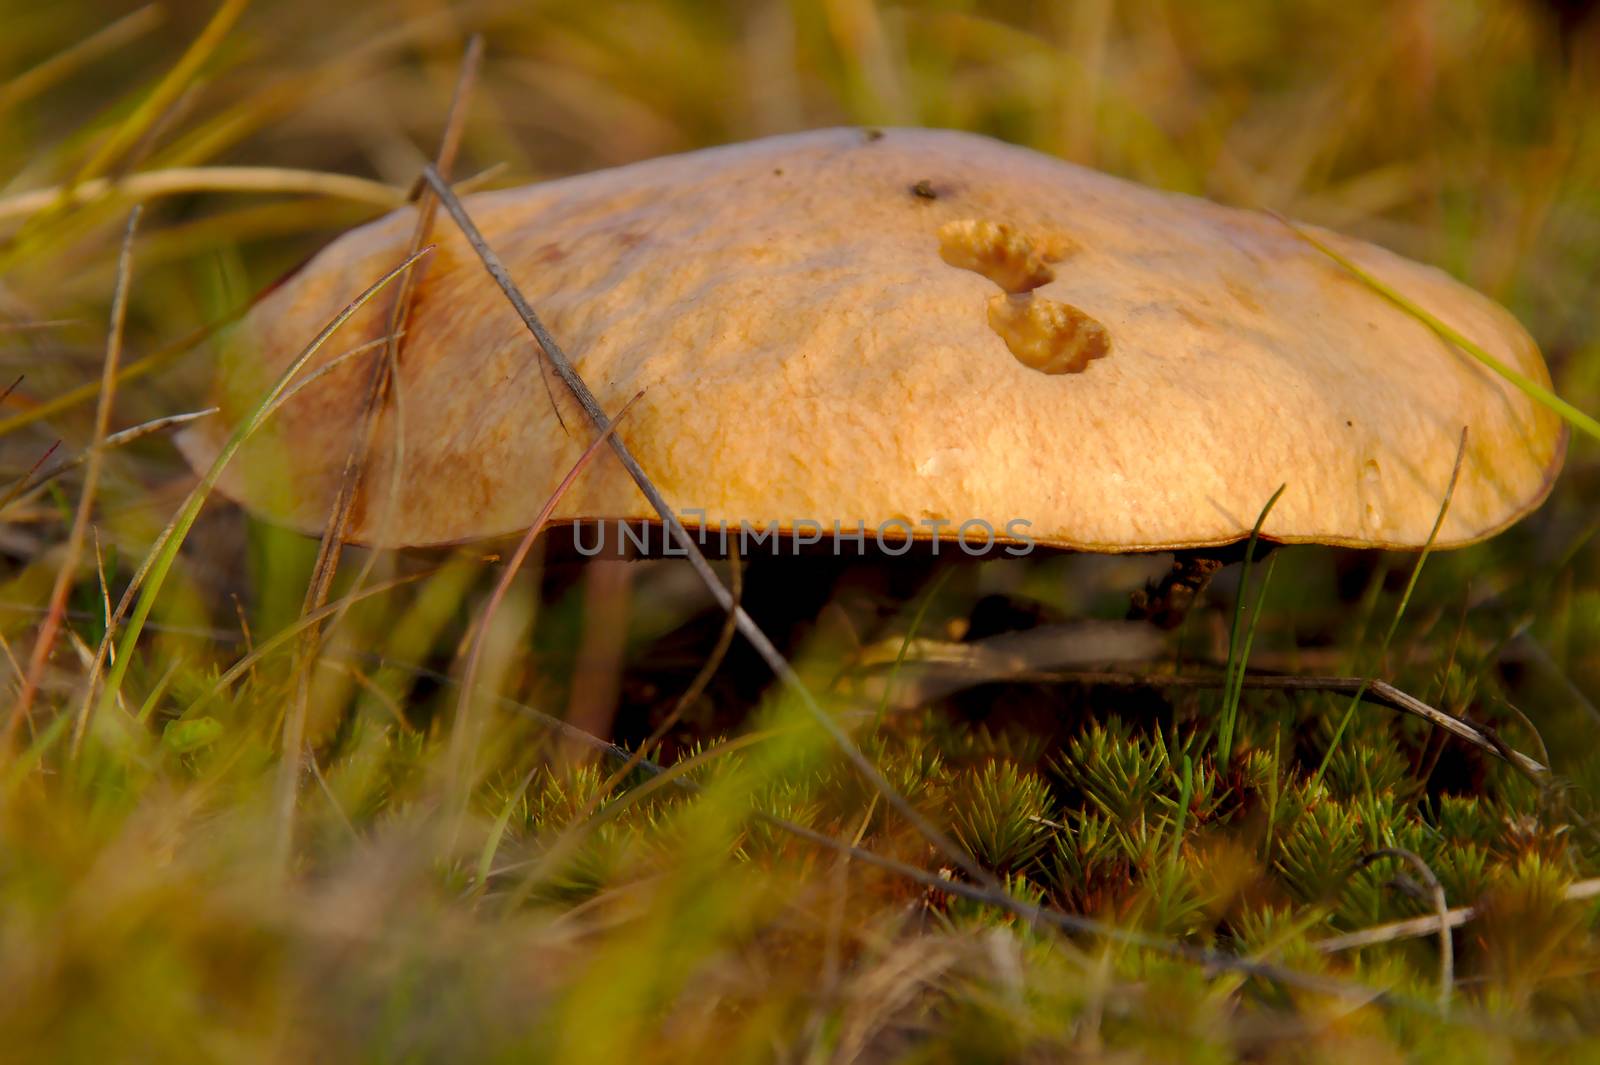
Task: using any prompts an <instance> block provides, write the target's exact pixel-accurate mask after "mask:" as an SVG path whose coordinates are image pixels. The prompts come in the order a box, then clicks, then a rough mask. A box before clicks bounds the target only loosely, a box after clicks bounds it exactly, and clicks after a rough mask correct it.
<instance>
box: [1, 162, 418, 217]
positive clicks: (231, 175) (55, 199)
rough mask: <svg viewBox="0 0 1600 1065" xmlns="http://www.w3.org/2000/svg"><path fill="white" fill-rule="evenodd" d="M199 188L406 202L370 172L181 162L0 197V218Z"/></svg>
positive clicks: (385, 204) (386, 204)
mask: <svg viewBox="0 0 1600 1065" xmlns="http://www.w3.org/2000/svg"><path fill="white" fill-rule="evenodd" d="M196 192H248V193H257V194H260V195H268V196H271V195H298V196H328V197H333V198H337V199H344V200H354V201H356V202H358V203H370V204H372V205H374V206H376V207H383V208H394V207H399V206H400V205H401V204H403V203H405V200H406V190H404V189H399V188H395V187H394V186H393V185H385V184H384V183H383V182H381V181H373V180H371V179H369V178H360V177H352V176H350V175H348V174H330V173H324V172H323V171H319V170H294V169H290V168H287V167H275V166H180V167H171V168H169V169H165V170H146V171H142V172H140V173H137V174H129V175H127V176H126V177H122V178H119V179H117V180H115V181H113V180H111V179H109V178H94V179H91V180H89V181H82V182H78V183H76V184H74V185H70V186H67V185H59V186H55V187H52V188H48V189H38V190H35V191H33V192H24V193H20V194H18V195H15V196H9V197H7V198H5V199H0V222H9V221H12V220H18V219H25V218H29V217H31V216H33V215H36V214H41V213H43V212H45V211H49V210H54V209H61V208H67V207H83V206H86V205H88V204H92V203H96V202H98V201H100V200H103V199H106V198H108V197H116V198H119V199H122V200H131V201H134V202H142V201H145V200H153V199H158V198H160V197H162V196H181V195H187V194H191V193H196Z"/></svg>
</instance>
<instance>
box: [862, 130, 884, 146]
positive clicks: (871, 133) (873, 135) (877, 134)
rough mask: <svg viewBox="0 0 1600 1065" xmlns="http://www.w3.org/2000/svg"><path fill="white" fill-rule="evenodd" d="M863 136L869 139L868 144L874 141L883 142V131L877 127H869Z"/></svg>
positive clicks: (863, 132) (863, 131)
mask: <svg viewBox="0 0 1600 1065" xmlns="http://www.w3.org/2000/svg"><path fill="white" fill-rule="evenodd" d="M861 135H862V136H863V137H865V138H867V142H868V143H869V144H870V143H871V142H873V141H881V140H883V130H881V129H879V128H877V127H876V126H868V127H867V128H866V129H864V130H862V131H861Z"/></svg>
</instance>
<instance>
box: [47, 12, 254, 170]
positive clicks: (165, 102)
mask: <svg viewBox="0 0 1600 1065" xmlns="http://www.w3.org/2000/svg"><path fill="white" fill-rule="evenodd" d="M249 6H250V0H223V4H222V6H221V7H219V8H218V9H217V13H216V14H215V15H213V16H211V21H210V22H208V23H207V24H206V27H205V29H203V30H201V31H200V36H198V37H196V38H195V39H194V43H193V44H191V45H189V50H188V51H186V52H185V53H184V54H183V56H182V57H181V58H180V59H179V60H178V62H177V63H176V64H175V65H174V66H173V67H172V69H171V70H169V71H167V74H166V77H164V78H162V79H161V81H160V82H158V83H157V84H156V87H155V88H154V89H153V90H152V91H151V93H150V95H149V96H147V97H145V99H144V102H142V103H141V104H140V105H139V106H138V108H137V109H136V110H135V111H134V112H133V114H132V115H130V116H128V119H127V121H125V122H123V123H122V124H121V125H119V126H118V127H117V128H116V129H115V130H114V131H112V134H111V136H110V138H109V139H108V140H107V141H106V142H105V143H104V144H102V145H101V146H100V148H99V150H98V151H96V152H95V153H94V155H92V156H91V157H90V158H89V161H88V162H86V163H84V164H83V166H82V167H81V168H80V169H79V170H78V173H77V175H76V176H75V177H74V178H73V184H79V183H81V182H84V181H90V180H93V179H94V178H97V177H99V176H100V175H101V174H104V173H105V172H106V171H107V170H109V169H111V168H112V167H113V166H115V165H116V163H117V161H118V160H119V159H121V158H122V157H123V156H124V155H125V154H126V153H127V151H128V150H129V149H130V148H132V147H133V146H134V145H135V144H137V143H138V142H139V139H140V138H141V137H143V136H144V134H145V131H147V130H148V129H150V127H151V126H152V125H154V124H155V123H156V122H157V121H158V120H160V118H161V116H162V115H163V114H165V113H166V111H167V108H169V107H171V106H172V105H173V104H174V103H175V102H176V101H177V100H178V98H179V97H180V96H181V95H182V94H183V92H184V90H185V89H187V88H188V87H189V85H190V84H191V83H192V82H193V81H194V79H195V77H196V76H197V75H198V74H199V73H200V70H201V68H203V67H204V66H205V65H206V63H207V62H208V61H210V59H211V57H212V55H214V54H215V53H216V50H217V48H218V47H219V46H220V45H221V44H222V42H223V39H224V38H226V37H227V36H228V32H229V31H230V30H232V29H233V26H234V23H236V22H238V21H239V16H241V15H243V14H244V10H245V8H247V7H249Z"/></svg>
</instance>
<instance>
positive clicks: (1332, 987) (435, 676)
mask: <svg viewBox="0 0 1600 1065" xmlns="http://www.w3.org/2000/svg"><path fill="white" fill-rule="evenodd" d="M374 657H376V656H374ZM380 661H381V662H382V664H384V665H387V666H392V667H395V668H399V669H403V670H405V671H407V672H410V673H412V674H414V675H415V676H418V677H421V678H424V679H428V680H432V681H436V682H438V683H441V684H455V683H457V681H456V680H455V678H453V677H450V676H448V675H447V674H444V673H440V672H438V671H437V670H433V669H429V668H427V667H425V666H419V665H415V664H411V663H402V662H395V661H391V660H388V659H380ZM489 697H490V698H491V699H493V700H494V701H495V702H496V703H498V704H499V705H500V706H502V707H504V708H506V709H508V710H511V711H513V712H516V713H518V714H521V715H523V716H525V717H527V718H528V719H529V720H531V721H533V722H535V723H537V724H539V725H540V726H541V727H543V728H548V729H551V730H553V731H555V732H557V733H559V734H560V735H561V736H563V737H564V738H566V739H569V740H572V741H574V742H576V743H580V744H583V745H585V746H588V747H591V748H593V749H594V750H595V751H598V752H599V753H600V754H602V755H604V756H605V757H607V758H609V759H611V760H612V761H614V762H617V763H622V762H625V761H627V760H628V759H629V758H630V757H631V755H630V752H629V751H627V750H626V749H624V748H622V747H619V746H617V745H616V744H614V743H611V742H609V741H607V740H604V739H602V738H600V737H599V736H595V735H594V734H592V733H589V732H586V731H584V730H583V729H580V728H577V727H576V726H574V725H571V724H569V723H568V722H565V721H562V720H561V719H560V718H557V717H553V716H551V715H549V714H546V713H544V712H542V711H540V710H537V709H535V708H533V707H531V706H528V705H526V704H525V703H520V702H518V701H516V700H515V699H511V698H509V697H506V696H502V695H497V694H490V696H489ZM636 768H637V769H639V770H642V771H643V772H645V773H647V774H649V775H650V776H651V777H654V778H657V779H658V780H660V781H661V782H662V783H663V784H667V785H670V786H673V787H678V788H682V789H684V790H686V791H689V792H691V793H694V792H698V791H699V790H700V786H699V784H697V783H696V782H695V781H694V780H692V779H691V778H689V777H687V776H685V775H684V774H683V773H682V771H681V769H680V766H673V767H670V768H669V767H667V766H663V765H661V764H660V763H657V762H653V761H651V760H649V759H642V760H640V761H639V762H638V763H637V765H636ZM751 816H752V817H753V818H754V819H755V820H758V821H760V822H762V823H764V824H767V825H769V826H771V827H773V828H775V829H777V830H779V831H781V832H784V833H786V834H789V835H792V836H794V837H796V838H797V839H802V840H805V841H807V842H809V843H812V844H815V845H816V846H818V847H821V848H823V849H825V850H828V851H832V852H833V853H835V854H839V855H843V856H846V857H848V858H850V859H852V860H854V861H857V862H860V863H861V864H863V865H868V866H872V867H873V868H877V869H881V870H883V871H885V872H887V873H890V874H891V875H894V876H897V877H901V878H903V879H905V880H907V881H910V882H912V883H915V884H918V885H920V886H921V887H924V888H927V889H929V890H932V891H937V892H939V893H940V894H943V895H947V896H950V897H953V898H960V899H965V900H967V901H969V902H976V903H979V904H982V905H986V906H992V907H994V908H996V909H999V910H1004V911H1006V912H1008V913H1012V914H1015V915H1016V916H1018V917H1020V918H1022V919H1023V920H1026V921H1030V922H1033V923H1035V924H1038V925H1042V926H1047V927H1050V928H1054V929H1056V930H1058V931H1061V932H1066V933H1069V934H1073V935H1085V936H1091V937H1095V938H1098V939H1101V940H1104V941H1107V942H1113V943H1119V944H1121V945H1123V946H1128V947H1134V948H1137V949H1141V950H1150V951H1154V952H1156V953H1160V954H1164V955H1166V956H1168V957H1173V958H1177V959H1180V960H1183V961H1188V962H1192V963H1194V964H1197V965H1201V966H1203V967H1204V968H1205V969H1207V970H1209V971H1213V972H1233V973H1239V974H1242V975H1245V976H1254V977H1258V978H1260V979H1263V980H1266V981H1269V982H1272V983H1276V984H1280V985H1282V986H1286V987H1293V988H1297V989H1300V990H1305V991H1311V992H1314V993H1317V994H1322V995H1327V996H1329V997H1333V998H1338V999H1342V1000H1344V1001H1347V1002H1352V1003H1355V1004H1359V1005H1364V1004H1367V1003H1381V1004H1386V1005H1391V1006H1396V1007H1402V1008H1406V1009H1410V1010H1415V1011H1418V1012H1422V1013H1426V1014H1437V1012H1438V1011H1437V1008H1436V1007H1435V1005H1434V1004H1433V1003H1431V1002H1427V1001H1424V1000H1420V999H1414V998H1411V997H1408V996H1406V995H1403V994H1397V993H1395V992H1391V991H1388V990H1385V989H1381V988H1374V987H1369V986H1365V985H1362V984H1358V983H1355V982H1351V981H1345V980H1340V979H1337V978H1335V977H1328V976H1322V975H1318V974H1314V973H1304V972H1300V971H1298V970H1295V969H1290V968H1288V967H1286V966H1282V965H1277V964H1275V963H1273V962H1268V961H1261V960H1258V959H1256V958H1245V957H1239V956H1237V955H1232V954H1225V953H1222V952H1221V951H1216V950H1209V949H1206V948H1203V947H1192V946H1189V945H1187V944H1183V943H1177V942H1173V941H1171V940H1166V939H1161V938H1160V937H1157V936H1153V935H1149V934H1147V933H1143V932H1138V931H1135V930H1132V929H1127V928H1119V927H1117V926H1115V925H1111V924H1107V923H1105V922H1103V921H1099V920H1096V919H1094V918H1092V917H1084V916H1082V915H1080V914H1072V913H1067V912H1065V911H1062V910H1058V909H1055V908H1053V907H1047V906H1037V905H1035V904H1033V903H1030V902H1027V901H1024V900H1023V899H1019V898H1017V897H1016V896H1014V895H1011V894H1009V893H1008V892H1006V891H1004V890H1001V891H991V890H989V889H987V888H984V887H982V886H980V885H977V884H972V883H968V882H966V881H963V880H958V879H954V878H951V877H948V876H945V875H942V874H939V873H933V872H929V871H928V870H926V869H922V868H919V867H917V866H914V865H908V864H906V863H905V862H900V861H897V860H895V859H893V858H889V857H886V856H884V855H881V854H878V853H876V852H874V851H870V850H867V849H865V848H863V847H859V846H856V845H853V844H851V843H847V842H845V841H844V840H840V839H835V838H834V837H832V836H829V835H827V834H825V833H822V832H818V831H817V830H815V829H812V828H807V827H805V826H804V825H799V824H796V823H795V822H793V821H789V820H786V819H784V818H781V817H778V816H776V815H773V814H768V813H765V812H764V811H761V810H754V811H752V812H751ZM1594 883H1595V889H1594V891H1593V892H1592V894H1595V895H1600V880H1597V881H1595V882H1594ZM1575 886H1576V885H1575ZM1583 897H1590V896H1583ZM1452 912H1454V911H1452ZM1425 920H1429V921H1433V920H1437V918H1425ZM1325 942H1326V941H1325ZM1451 1019H1452V1020H1455V1021H1457V1022H1469V1023H1470V1022H1471V1021H1473V1020H1475V1018H1470V1017H1464V1016H1459V1015H1452V1018H1451Z"/></svg>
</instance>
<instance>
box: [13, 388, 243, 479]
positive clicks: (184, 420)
mask: <svg viewBox="0 0 1600 1065" xmlns="http://www.w3.org/2000/svg"><path fill="white" fill-rule="evenodd" d="M115 376H116V375H115V374H113V375H111V379H110V380H108V381H106V382H104V383H105V384H107V385H110V386H112V387H115V385H116V380H115ZM215 413H217V408H216V407H207V408H206V409H205V410H196V411H190V412H188V413H186V414H169V415H167V416H166V417H164V418H152V419H151V420H150V421H147V422H141V423H140V424H138V425H134V426H130V427H129V428H127V429H123V430H121V431H120V432H115V433H112V434H111V435H110V436H108V437H106V438H105V439H104V440H102V441H101V442H100V447H101V449H102V450H109V449H111V448H117V447H122V446H123V445H124V444H131V443H133V442H134V441H135V440H139V439H141V438H143V437H146V436H149V435H150V434H151V433H160V432H165V431H166V430H168V429H177V428H179V427H181V426H185V425H188V424H189V423H190V422H195V421H199V420H200V419H201V418H208V417H210V416H211V415H213V414H215ZM93 451H94V448H93V447H87V448H84V449H83V450H82V451H80V452H78V453H77V454H76V455H74V456H72V457H71V458H69V459H62V460H61V461H60V462H58V463H56V464H55V465H54V466H51V467H50V468H49V469H44V470H37V471H35V472H34V473H33V474H32V475H30V476H29V477H26V478H24V479H23V480H21V481H19V482H18V483H17V487H15V488H14V489H9V490H7V492H6V496H5V497H4V498H0V507H3V506H5V505H6V504H8V503H10V502H11V501H12V500H14V499H16V498H17V497H18V496H22V495H26V494H27V493H29V492H31V491H33V490H34V489H35V488H38V487H39V486H40V485H42V484H47V483H48V482H50V481H53V480H55V479H56V478H57V477H60V476H61V475H62V474H63V473H66V472H67V471H68V470H70V469H73V468H74V467H77V466H81V465H83V464H84V463H85V462H87V461H88V460H89V456H90V454H92V453H93Z"/></svg>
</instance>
